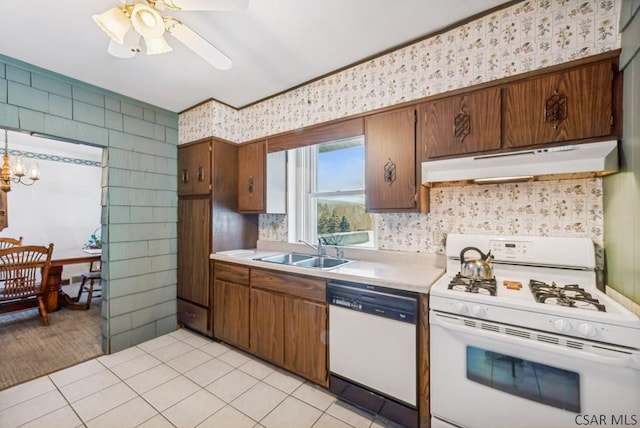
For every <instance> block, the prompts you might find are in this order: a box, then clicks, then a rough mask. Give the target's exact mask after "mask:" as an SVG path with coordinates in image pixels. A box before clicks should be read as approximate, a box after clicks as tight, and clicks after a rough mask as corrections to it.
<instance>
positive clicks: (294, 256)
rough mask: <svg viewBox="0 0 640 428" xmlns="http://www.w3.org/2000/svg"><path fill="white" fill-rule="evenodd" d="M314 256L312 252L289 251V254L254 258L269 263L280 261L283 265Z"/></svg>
mask: <svg viewBox="0 0 640 428" xmlns="http://www.w3.org/2000/svg"><path fill="white" fill-rule="evenodd" d="M313 257H314V256H313V255H311V254H299V253H287V254H278V255H275V256H267V257H258V258H257V259H254V260H259V261H261V262H269V263H280V264H282V265H292V264H295V263H298V262H300V261H304V260H309V259H312V258H313Z"/></svg>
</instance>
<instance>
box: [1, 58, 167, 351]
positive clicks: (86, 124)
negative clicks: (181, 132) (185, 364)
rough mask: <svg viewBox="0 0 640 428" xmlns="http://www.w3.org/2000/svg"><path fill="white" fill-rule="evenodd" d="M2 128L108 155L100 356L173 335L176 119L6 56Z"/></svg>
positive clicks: (164, 112)
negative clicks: (96, 149)
mask: <svg viewBox="0 0 640 428" xmlns="http://www.w3.org/2000/svg"><path fill="white" fill-rule="evenodd" d="M0 128H9V129H14V130H25V131H30V132H36V133H39V134H44V135H48V136H51V137H54V138H59V139H64V140H69V141H75V142H81V143H86V144H90V145H93V146H99V147H104V153H103V179H102V182H103V189H102V205H103V207H102V236H103V237H105V238H106V242H107V245H106V246H105V248H104V249H103V255H102V260H103V265H102V268H103V278H105V279H106V281H105V285H106V287H105V291H104V292H103V304H102V317H103V323H102V339H103V342H102V347H103V350H104V351H105V352H107V353H110V352H116V351H119V350H122V349H125V348H127V347H129V346H132V345H135V344H138V343H140V342H143V341H145V340H148V339H151V338H153V337H156V336H159V335H162V334H165V333H168V332H170V331H173V330H175V328H176V325H177V318H176V247H177V241H176V222H177V208H176V207H177V197H176V185H177V184H176V168H177V165H176V156H177V143H178V115H177V114H176V113H173V112H170V111H166V110H162V109H159V108H156V107H154V106H151V105H148V104H145V103H142V102H138V101H136V100H133V99H130V98H127V97H125V96H122V95H119V94H115V93H112V92H109V91H106V90H103V89H101V88H97V87H93V86H90V85H87V84H84V83H82V82H78V81H75V80H72V79H69V78H66V77H64V76H60V75H57V74H55V73H51V72H49V71H47V70H42V69H39V68H37V67H34V66H31V65H28V64H25V63H22V62H20V61H16V60H14V59H11V58H7V57H4V56H2V55H0Z"/></svg>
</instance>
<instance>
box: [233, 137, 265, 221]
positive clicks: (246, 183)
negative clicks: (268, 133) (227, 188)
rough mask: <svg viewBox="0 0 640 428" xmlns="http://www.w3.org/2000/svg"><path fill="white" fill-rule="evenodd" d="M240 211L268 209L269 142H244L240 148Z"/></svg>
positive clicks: (256, 211)
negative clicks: (267, 169) (267, 170)
mask: <svg viewBox="0 0 640 428" xmlns="http://www.w3.org/2000/svg"><path fill="white" fill-rule="evenodd" d="M238 159H239V164H238V211H240V212H244V213H263V212H265V211H266V165H267V142H266V141H258V142H256V143H250V144H243V145H241V146H240V147H239V148H238Z"/></svg>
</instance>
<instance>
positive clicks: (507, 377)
mask: <svg viewBox="0 0 640 428" xmlns="http://www.w3.org/2000/svg"><path fill="white" fill-rule="evenodd" d="M467 378H468V379H470V380H472V381H474V382H478V383H481V384H483V385H486V386H488V387H491V388H495V389H497V390H500V391H503V392H506V393H508V394H512V395H516V396H518V397H522V398H526V399H528V400H533V401H537V402H539V403H543V404H547V405H549V406H553V407H558V408H560V409H565V410H569V411H571V412H575V413H580V376H579V375H578V373H575V372H572V371H569V370H564V369H559V368H555V367H551V366H548V365H545V364H540V363H535V362H533V361H528V360H524V359H522V358H516V357H512V356H509V355H505V354H500V353H498V352H492V351H488V350H486V349H481V348H476V347H474V346H467Z"/></svg>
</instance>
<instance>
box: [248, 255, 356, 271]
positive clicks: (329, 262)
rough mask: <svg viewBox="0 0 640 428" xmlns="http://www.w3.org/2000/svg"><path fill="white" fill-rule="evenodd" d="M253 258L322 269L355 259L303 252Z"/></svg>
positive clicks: (341, 264)
mask: <svg viewBox="0 0 640 428" xmlns="http://www.w3.org/2000/svg"><path fill="white" fill-rule="evenodd" d="M254 260H258V261H261V262H269V263H278V264H281V265H289V266H298V267H306V268H311V269H322V270H327V269H333V268H336V267H338V266H343V265H345V264H347V263H352V262H354V261H355V260H348V259H342V258H336V257H331V256H317V255H313V254H303V253H285V254H277V255H275V256H265V257H257V258H255V259H254Z"/></svg>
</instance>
